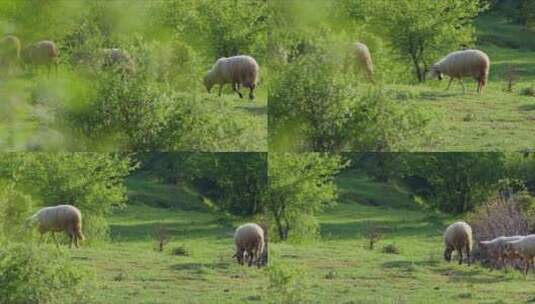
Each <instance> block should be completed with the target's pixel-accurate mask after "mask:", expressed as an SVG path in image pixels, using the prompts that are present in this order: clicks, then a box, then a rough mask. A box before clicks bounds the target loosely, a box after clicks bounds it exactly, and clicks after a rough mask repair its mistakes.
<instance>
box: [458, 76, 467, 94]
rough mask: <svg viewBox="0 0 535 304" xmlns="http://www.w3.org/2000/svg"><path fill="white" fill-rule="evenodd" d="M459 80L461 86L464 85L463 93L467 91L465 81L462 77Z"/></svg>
mask: <svg viewBox="0 0 535 304" xmlns="http://www.w3.org/2000/svg"><path fill="white" fill-rule="evenodd" d="M459 82H460V83H461V86H462V87H463V94H465V93H466V88H465V87H464V82H463V79H462V78H459Z"/></svg>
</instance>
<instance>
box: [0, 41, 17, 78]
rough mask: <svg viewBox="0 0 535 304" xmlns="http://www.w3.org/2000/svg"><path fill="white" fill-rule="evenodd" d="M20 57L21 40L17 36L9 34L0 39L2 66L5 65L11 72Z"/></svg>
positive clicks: (0, 61)
mask: <svg viewBox="0 0 535 304" xmlns="http://www.w3.org/2000/svg"><path fill="white" fill-rule="evenodd" d="M19 58H20V40H19V38H17V37H16V36H13V35H7V36H5V37H4V38H2V39H1V40H0V67H5V68H6V71H7V74H8V75H9V74H11V69H12V67H13V66H14V65H15V64H16V63H17V61H18V60H19Z"/></svg>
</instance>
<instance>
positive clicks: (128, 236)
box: [110, 219, 231, 242]
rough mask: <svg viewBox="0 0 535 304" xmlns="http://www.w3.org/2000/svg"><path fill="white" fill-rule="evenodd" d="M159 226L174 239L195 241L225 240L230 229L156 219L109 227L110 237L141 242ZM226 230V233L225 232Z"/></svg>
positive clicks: (148, 237) (149, 237) (114, 239)
mask: <svg viewBox="0 0 535 304" xmlns="http://www.w3.org/2000/svg"><path fill="white" fill-rule="evenodd" d="M157 224H158V225H161V227H162V228H163V229H165V231H167V232H168V233H169V234H170V235H171V236H173V238H174V239H186V238H187V239H196V238H214V237H218V238H225V237H227V235H228V234H229V231H230V232H231V230H230V229H225V228H221V227H219V226H214V225H207V223H206V222H202V223H201V222H199V223H194V224H192V223H169V222H166V223H160V222H158V220H157V219H155V220H154V222H151V223H143V224H136V225H117V224H115V225H110V237H111V240H112V241H121V242H128V241H141V240H148V239H151V238H152V237H151V236H152V233H153V231H154V227H155V225H157ZM227 230H228V231H227Z"/></svg>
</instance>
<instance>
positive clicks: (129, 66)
mask: <svg viewBox="0 0 535 304" xmlns="http://www.w3.org/2000/svg"><path fill="white" fill-rule="evenodd" d="M101 54H102V66H103V67H118V69H119V71H125V72H126V73H128V74H130V75H132V74H135V72H136V64H135V62H134V60H133V59H132V56H130V53H128V52H127V51H125V50H122V49H118V48H110V49H102V50H101Z"/></svg>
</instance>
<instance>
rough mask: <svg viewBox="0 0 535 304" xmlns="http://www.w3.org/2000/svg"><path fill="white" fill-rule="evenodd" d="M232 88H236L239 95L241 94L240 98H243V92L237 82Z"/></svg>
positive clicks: (235, 90)
mask: <svg viewBox="0 0 535 304" xmlns="http://www.w3.org/2000/svg"><path fill="white" fill-rule="evenodd" d="M232 89H233V90H234V92H236V93H238V95H239V96H240V98H243V95H242V93H241V92H240V89H239V84H237V83H236V82H234V83H233V84H232Z"/></svg>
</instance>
